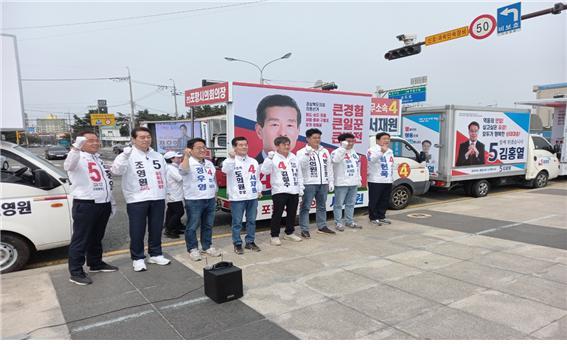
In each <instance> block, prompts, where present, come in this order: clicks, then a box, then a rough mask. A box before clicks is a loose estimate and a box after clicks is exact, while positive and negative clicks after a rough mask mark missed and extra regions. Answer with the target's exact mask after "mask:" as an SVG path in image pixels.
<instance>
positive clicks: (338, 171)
mask: <svg viewBox="0 0 567 344" xmlns="http://www.w3.org/2000/svg"><path fill="white" fill-rule="evenodd" d="M338 140H339V142H340V147H339V148H337V149H335V150H334V151H333V152H332V153H331V160H332V162H333V173H334V176H335V201H334V205H333V214H334V217H335V224H336V229H337V230H338V231H340V232H342V231H344V230H345V225H346V226H347V227H350V228H355V229H359V228H362V226H361V225H359V224H358V223H356V222H354V205H355V204H356V194H357V191H358V188H359V187H360V186H361V185H362V178H361V176H360V156H359V155H358V154H357V153H356V151H355V150H354V143H355V139H354V135H353V134H351V133H345V134H341V135H339V137H338ZM343 205H344V207H345V221H344V223H343V220H342V219H343Z"/></svg>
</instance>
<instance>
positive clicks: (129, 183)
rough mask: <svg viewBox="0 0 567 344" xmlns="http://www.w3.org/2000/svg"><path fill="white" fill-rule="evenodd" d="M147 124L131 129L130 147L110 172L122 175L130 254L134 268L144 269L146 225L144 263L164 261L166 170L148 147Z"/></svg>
mask: <svg viewBox="0 0 567 344" xmlns="http://www.w3.org/2000/svg"><path fill="white" fill-rule="evenodd" d="M151 143H152V135H151V132H150V130H149V129H148V128H144V127H136V128H134V129H132V147H125V148H124V151H123V152H122V153H120V154H119V155H118V156H117V157H116V159H114V163H113V164H112V169H111V170H112V173H114V174H116V175H121V176H122V193H123V194H124V198H125V199H126V210H127V212H128V222H129V226H130V257H131V258H132V266H133V268H134V271H136V272H139V271H146V263H145V261H144V258H145V255H144V236H145V234H146V224H147V226H148V254H149V256H150V258H148V263H150V264H157V265H167V264H169V263H170V260H169V259H167V258H165V257H164V256H163V253H162V249H161V231H162V228H163V215H164V212H165V197H166V177H167V170H166V166H165V160H164V159H163V156H162V155H161V154H159V153H158V152H156V151H154V150H153V149H152V147H151Z"/></svg>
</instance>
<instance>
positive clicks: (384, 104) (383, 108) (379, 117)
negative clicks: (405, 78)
mask: <svg viewBox="0 0 567 344" xmlns="http://www.w3.org/2000/svg"><path fill="white" fill-rule="evenodd" d="M401 116H402V107H401V106H400V100H399V99H386V98H372V109H371V111H370V135H373V134H377V133H380V132H386V133H388V134H390V135H392V136H398V135H400V130H401Z"/></svg>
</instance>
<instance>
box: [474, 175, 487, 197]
mask: <svg viewBox="0 0 567 344" xmlns="http://www.w3.org/2000/svg"><path fill="white" fill-rule="evenodd" d="M489 190H490V183H489V182H488V180H486V179H481V180H477V181H475V182H474V183H472V185H471V194H470V195H471V196H473V197H475V198H478V197H484V196H486V195H488V191H489Z"/></svg>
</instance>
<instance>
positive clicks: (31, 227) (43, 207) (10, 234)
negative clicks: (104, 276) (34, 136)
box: [0, 141, 72, 273]
mask: <svg viewBox="0 0 567 344" xmlns="http://www.w3.org/2000/svg"><path fill="white" fill-rule="evenodd" d="M0 155H1V156H2V157H3V158H4V159H5V161H7V162H8V163H9V168H8V169H2V170H1V174H0V189H1V195H0V218H1V222H0V231H1V233H0V234H1V235H0V238H1V239H0V272H2V273H6V272H11V271H16V270H19V269H21V268H23V267H24V265H25V264H26V262H27V261H28V259H29V257H30V255H31V253H32V252H34V251H41V250H47V249H51V248H56V247H62V246H66V245H68V244H69V242H70V240H71V232H72V227H71V223H72V217H71V203H72V197H71V195H70V194H69V192H70V185H69V182H68V178H67V175H66V174H65V172H64V171H62V170H61V169H59V168H58V167H56V166H54V165H52V164H51V163H49V162H48V161H46V160H44V159H43V158H41V157H39V156H37V155H35V154H33V153H31V152H30V151H28V150H26V149H24V148H22V147H20V146H18V145H15V144H13V143H8V142H4V141H2V142H1V149H0Z"/></svg>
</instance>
